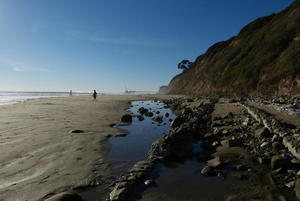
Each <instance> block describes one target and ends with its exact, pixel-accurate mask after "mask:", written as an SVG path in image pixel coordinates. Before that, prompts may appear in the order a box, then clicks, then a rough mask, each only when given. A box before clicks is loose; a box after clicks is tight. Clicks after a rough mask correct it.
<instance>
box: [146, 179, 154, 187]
mask: <svg viewBox="0 0 300 201" xmlns="http://www.w3.org/2000/svg"><path fill="white" fill-rule="evenodd" d="M144 184H145V186H153V185H154V184H155V182H154V181H153V180H152V179H148V180H146V181H145V182H144Z"/></svg>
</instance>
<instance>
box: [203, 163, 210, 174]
mask: <svg viewBox="0 0 300 201" xmlns="http://www.w3.org/2000/svg"><path fill="white" fill-rule="evenodd" d="M211 170H212V168H211V167H210V166H208V165H207V166H205V167H204V168H202V170H201V174H203V175H208V174H209V173H210V172H211Z"/></svg>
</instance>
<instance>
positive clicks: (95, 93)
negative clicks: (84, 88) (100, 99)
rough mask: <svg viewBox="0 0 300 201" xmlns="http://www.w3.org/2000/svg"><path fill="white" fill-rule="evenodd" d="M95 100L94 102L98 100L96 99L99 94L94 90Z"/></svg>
mask: <svg viewBox="0 0 300 201" xmlns="http://www.w3.org/2000/svg"><path fill="white" fill-rule="evenodd" d="M93 98H94V100H96V99H97V92H96V90H94V93H93Z"/></svg>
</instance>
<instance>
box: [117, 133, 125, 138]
mask: <svg viewBox="0 0 300 201" xmlns="http://www.w3.org/2000/svg"><path fill="white" fill-rule="evenodd" d="M126 135H128V134H127V133H118V134H116V135H115V137H125V136H126Z"/></svg>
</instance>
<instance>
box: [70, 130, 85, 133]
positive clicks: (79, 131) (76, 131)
mask: <svg viewBox="0 0 300 201" xmlns="http://www.w3.org/2000/svg"><path fill="white" fill-rule="evenodd" d="M70 133H84V131H83V130H71V131H70Z"/></svg>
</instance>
